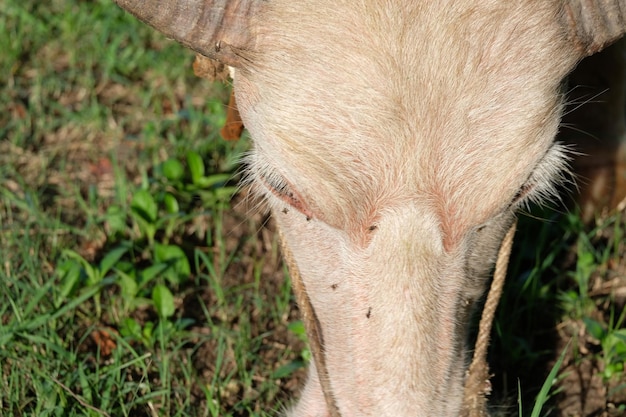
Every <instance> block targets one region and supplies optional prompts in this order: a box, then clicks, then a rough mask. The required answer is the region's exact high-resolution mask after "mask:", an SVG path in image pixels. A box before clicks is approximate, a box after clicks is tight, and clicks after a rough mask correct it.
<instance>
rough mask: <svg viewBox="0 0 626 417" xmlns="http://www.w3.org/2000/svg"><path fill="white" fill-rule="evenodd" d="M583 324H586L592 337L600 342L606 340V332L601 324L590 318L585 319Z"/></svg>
mask: <svg viewBox="0 0 626 417" xmlns="http://www.w3.org/2000/svg"><path fill="white" fill-rule="evenodd" d="M583 322H584V323H585V327H586V328H587V331H588V332H589V334H590V335H591V337H593V338H594V339H597V340H599V341H602V340H604V337H605V335H606V331H605V330H604V327H602V325H601V324H600V323H598V322H597V321H595V320H594V319H591V318H589V317H583Z"/></svg>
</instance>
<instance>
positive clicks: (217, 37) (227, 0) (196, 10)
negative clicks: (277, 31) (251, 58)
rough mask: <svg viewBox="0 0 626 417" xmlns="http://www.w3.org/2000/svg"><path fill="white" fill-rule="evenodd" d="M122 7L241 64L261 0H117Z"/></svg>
mask: <svg viewBox="0 0 626 417" xmlns="http://www.w3.org/2000/svg"><path fill="white" fill-rule="evenodd" d="M114 1H115V2H116V3H117V4H118V5H119V6H120V7H121V8H123V9H125V10H127V11H128V12H130V13H132V14H133V15H135V16H136V17H137V18H138V19H140V20H142V21H143V22H145V23H147V24H148V25H150V26H152V27H153V28H155V29H156V30H158V31H159V32H162V33H163V34H165V35H166V36H168V37H170V38H172V39H174V40H176V41H178V42H180V43H181V44H183V45H185V46H186V47H188V48H190V49H193V50H194V51H196V52H198V53H200V54H202V55H204V56H206V57H209V58H211V59H215V60H218V61H221V62H223V63H224V64H226V65H230V66H233V67H240V66H241V64H242V61H243V58H242V56H241V52H242V51H243V50H244V49H246V47H247V46H248V45H249V44H250V42H251V40H252V36H251V33H250V30H249V22H250V17H251V16H252V15H253V14H254V13H255V12H256V11H257V9H258V8H259V5H260V3H261V2H260V1H258V0H213V1H208V0H170V1H162V0H143V1H142V0H114Z"/></svg>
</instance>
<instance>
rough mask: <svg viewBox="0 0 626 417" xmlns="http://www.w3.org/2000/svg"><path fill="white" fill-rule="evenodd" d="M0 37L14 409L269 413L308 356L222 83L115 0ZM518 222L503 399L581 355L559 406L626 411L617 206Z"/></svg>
mask: <svg viewBox="0 0 626 417" xmlns="http://www.w3.org/2000/svg"><path fill="white" fill-rule="evenodd" d="M0 27H3V28H6V31H7V33H10V34H11V35H10V36H9V37H8V38H2V39H0V51H6V52H0V58H3V59H0V70H1V71H0V80H1V81H2V82H3V85H4V86H5V87H4V88H3V89H2V90H1V91H0V264H1V265H2V268H0V269H1V271H0V319H1V321H0V383H1V385H0V414H2V415H11V416H12V415H15V416H22V415H24V416H25V415H37V416H40V415H58V416H75V415H116V416H117V415H133V416H137V415H146V416H151V417H153V416H169V415H180V416H189V415H194V416H195V415H210V416H249V415H254V416H268V415H276V412H277V411H279V410H281V409H283V408H284V407H286V406H287V404H288V402H289V399H290V398H293V397H294V396H297V393H298V387H300V386H301V384H302V382H303V380H304V378H305V375H306V374H305V372H306V371H305V365H306V362H307V360H308V358H309V356H310V354H309V352H308V349H307V347H306V343H305V337H304V336H303V334H302V324H301V322H300V321H299V312H298V308H297V306H296V305H295V304H294V301H293V297H292V295H291V293H290V283H289V277H288V274H287V273H286V271H285V268H284V266H283V265H282V262H281V259H280V253H279V249H278V244H277V238H276V234H275V228H274V224H273V222H272V220H271V218H269V216H268V215H267V213H266V211H265V210H264V209H263V207H262V204H261V203H259V202H258V201H256V200H254V199H251V198H249V196H248V191H247V190H246V189H245V187H244V188H238V185H239V181H240V179H241V174H240V171H239V168H238V163H237V160H238V158H239V157H240V156H241V155H242V154H243V153H244V152H245V150H246V149H247V148H248V146H249V144H248V142H247V139H246V138H245V137H244V138H243V139H242V140H241V141H239V142H234V143H230V142H229V143H227V142H224V141H222V140H221V139H220V138H219V137H218V134H217V132H218V131H219V129H220V128H221V124H222V123H223V122H224V104H223V103H226V101H227V100H226V99H227V89H228V86H225V87H224V86H214V85H210V84H209V83H208V82H206V81H204V80H199V79H196V78H194V76H193V73H192V70H191V62H192V60H193V54H191V53H189V52H186V51H184V50H183V49H182V48H180V47H178V46H177V45H175V44H173V43H171V42H168V41H166V40H165V39H163V38H162V37H160V36H158V35H156V34H154V33H153V32H152V31H151V30H149V29H148V28H146V27H144V26H143V25H140V24H138V23H136V22H135V21H134V20H133V19H132V18H131V17H130V16H126V15H124V14H123V13H121V12H120V11H119V10H117V9H116V8H115V7H114V6H112V4H110V3H109V2H107V1H96V2H86V1H70V0H64V1H61V0H59V1H55V2H50V3H49V4H48V3H46V4H41V3H39V2H36V1H34V0H24V1H21V2H18V1H13V0H9V2H8V3H4V4H3V5H1V6H0ZM2 42H4V43H2ZM68 45H71V47H68ZM173 62H175V63H178V65H172V64H171V63H173ZM190 155H191V156H190ZM193 155H199V158H200V159H201V161H202V166H203V168H202V172H201V173H200V169H199V168H197V169H198V171H194V169H193V167H197V160H196V159H194V158H195V157H194V156H193ZM171 161H178V162H179V163H180V166H181V167H182V169H183V171H184V174H181V175H182V176H177V174H172V173H171V172H170V171H168V169H167V168H166V165H167V163H170V162H171ZM194 161H196V162H194ZM172 164H173V165H176V164H175V163H172ZM177 166H178V165H177ZM168 172H169V173H168ZM194 172H196V174H194ZM223 173H225V176H221V175H222V174H223ZM194 175H196V176H194ZM142 190H143V191H148V192H149V193H150V194H151V195H153V196H154V200H155V203H154V204H156V206H157V208H155V213H156V214H155V216H154V217H152V215H151V214H150V213H149V212H150V210H151V208H150V207H151V205H150V204H152V203H150V202H145V201H144V202H143V203H142V202H141V201H139V200H138V199H137V195H139V194H140V193H141V191H142ZM166 195H171V196H173V197H174V198H175V200H176V204H177V208H176V209H171V207H172V206H171V205H168V204H171V199H170V200H168V197H166ZM168 201H169V203H168ZM142 204H143V205H142ZM521 217H522V220H521V222H520V226H519V230H518V233H517V236H516V244H515V247H514V249H513V258H512V260H511V264H510V268H509V274H508V278H507V284H506V288H505V294H504V297H503V300H502V303H501V306H500V308H499V311H498V317H497V320H496V323H495V325H494V331H493V336H492V337H493V344H492V348H491V352H490V363H491V370H492V373H493V374H494V377H493V379H492V383H493V387H494V392H493V395H492V399H493V401H492V403H493V404H503V405H502V406H498V407H495V408H497V409H498V410H499V411H504V412H505V414H507V415H516V414H517V412H518V406H517V405H516V400H517V398H518V387H519V388H520V391H519V392H520V395H519V396H520V398H521V401H522V405H523V414H524V415H530V412H531V409H532V407H533V405H534V403H535V396H536V395H537V393H538V392H539V389H540V387H541V386H542V384H543V382H544V380H545V379H546V377H547V375H548V373H549V371H550V370H551V369H552V367H553V365H554V363H555V362H556V361H557V359H558V358H559V355H560V354H561V352H562V351H563V350H566V354H565V359H564V362H563V365H562V367H561V370H560V372H559V376H558V378H557V380H556V382H555V384H554V385H553V390H552V391H551V392H552V393H553V394H554V395H552V396H551V397H550V399H549V400H548V402H547V404H546V406H545V407H544V412H548V413H549V415H553V416H564V417H565V416H568V417H569V416H617V415H624V414H625V410H626V377H624V374H623V365H624V361H625V360H626V332H625V330H624V327H625V326H624V313H623V312H624V305H625V302H626V260H625V256H624V255H625V252H626V248H625V244H626V241H625V239H624V229H625V227H624V226H625V222H626V218H625V214H624V211H623V209H622V211H621V212H618V213H617V214H615V215H608V214H607V215H604V216H601V217H600V218H599V219H598V221H597V222H596V223H594V224H591V225H586V226H584V225H582V224H581V222H580V221H579V220H577V218H576V216H572V215H566V214H564V209H563V207H562V206H557V207H556V210H553V211H533V212H532V214H528V213H521ZM151 228H152V229H151ZM150 230H153V231H154V233H153V234H151V233H152V232H150ZM119 248H121V250H122V251H124V252H123V254H122V255H120V258H115V259H114V260H112V261H111V265H112V267H111V268H110V269H106V272H103V273H102V274H101V275H98V273H99V272H98V271H105V264H106V265H108V264H107V263H106V262H105V260H107V259H112V258H111V256H113V255H115V254H116V253H118V252H116V251H117V250H118V249H119ZM179 249H180V250H181V251H182V253H184V255H185V259H186V260H187V262H188V265H189V273H188V274H187V275H186V276H185V277H184V278H181V277H180V275H177V273H178V272H179V269H178V268H182V269H184V268H183V267H180V265H179V263H178V261H179V260H180V258H179V257H174V258H171V257H170V258H168V257H167V256H169V255H163V254H162V252H163V251H167V250H170V251H173V252H169V253H176V254H178V253H179V252H177V251H178V250H179ZM68 250H71V251H73V252H71V251H68ZM119 253H122V252H119ZM176 256H178V255H176ZM172 259H175V260H176V262H173V263H172ZM72 271H77V272H76V275H72ZM94 271H96V272H94ZM152 271H157V272H154V274H153V272H152ZM151 274H152V275H151ZM74 278H75V280H74ZM157 288H159V289H162V288H166V292H165V293H163V292H162V291H161V292H159V291H157ZM168 293H171V295H172V299H171V303H170V302H169V301H168V300H169V298H168V296H167V294H168ZM170 304H171V307H173V310H170Z"/></svg>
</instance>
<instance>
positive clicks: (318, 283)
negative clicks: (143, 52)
mask: <svg viewBox="0 0 626 417" xmlns="http://www.w3.org/2000/svg"><path fill="white" fill-rule="evenodd" d="M116 1H117V3H119V4H120V5H121V6H122V7H124V8H125V9H127V10H129V11H130V12H132V13H133V14H135V15H137V16H138V17H139V18H141V19H142V20H144V21H146V22H147V23H149V24H151V25H153V26H154V27H156V28H157V29H158V30H160V31H162V32H164V33H166V34H167V35H169V36H170V37H173V38H174V39H176V40H178V41H180V42H181V43H183V44H184V45H186V46H189V47H191V48H192V49H194V50H195V51H197V52H199V53H201V54H203V55H205V56H207V57H210V58H213V59H216V60H218V61H221V62H222V63H224V64H226V65H229V66H231V67H234V68H235V77H234V85H235V87H234V88H235V94H236V98H237V102H238V105H239V109H240V112H241V116H242V119H243V122H244V123H245V125H246V127H247V128H248V129H249V131H250V134H251V137H252V139H253V141H254V152H253V154H252V156H251V157H250V159H249V165H250V177H251V181H252V182H253V184H254V187H255V188H256V190H257V191H258V193H260V194H262V195H263V196H265V197H266V198H267V200H268V201H269V203H270V205H271V207H272V211H273V214H274V217H275V219H276V221H277V223H278V225H279V228H280V230H281V234H282V240H283V244H284V251H285V255H286V257H287V261H288V263H289V265H290V268H291V271H292V274H293V275H294V276H295V277H296V279H295V287H296V292H297V293H298V298H299V303H300V305H301V308H303V310H304V314H305V320H306V324H307V331H308V332H309V338H310V340H311V343H312V345H313V351H314V360H313V363H312V364H311V369H310V372H309V379H308V382H307V383H306V386H305V387H304V390H303V392H302V396H301V398H300V400H299V402H298V403H297V405H296V406H295V407H294V408H293V409H292V410H291V411H290V415H291V416H294V417H305V416H306V417H313V416H318V417H326V416H333V417H336V416H341V417H365V416H372V417H405V416H406V417H408V416H418V417H422V416H428V417H446V416H459V415H481V414H482V413H483V412H484V411H485V410H484V406H483V405H482V404H481V403H480V402H479V405H478V406H476V407H474V406H471V405H468V401H467V399H466V400H465V401H464V386H465V380H466V370H467V367H468V361H469V357H468V354H467V353H466V352H467V346H466V345H465V340H466V334H467V327H468V318H469V316H470V314H471V312H472V308H473V306H474V304H475V302H476V301H477V300H478V299H479V298H481V297H482V296H483V294H484V292H485V289H486V282H487V275H488V273H489V271H490V270H491V268H492V266H493V264H494V262H495V259H496V256H497V252H498V248H499V246H500V243H501V241H502V239H503V237H504V235H505V233H506V231H507V230H509V228H510V226H511V225H512V224H513V223H514V219H515V212H516V210H517V209H518V208H519V207H520V206H521V205H523V204H525V203H526V202H528V201H530V200H543V199H544V198H546V197H548V196H550V195H551V194H553V193H554V184H555V181H558V180H559V178H560V175H561V173H562V172H563V170H564V169H566V160H567V157H566V155H565V152H564V148H563V146H561V145H559V144H557V143H555V141H554V137H555V135H556V133H557V130H558V128H559V122H560V119H561V114H562V111H563V107H564V104H563V91H562V88H561V85H562V81H563V79H564V77H566V75H567V74H568V73H569V72H570V71H571V70H572V69H573V68H574V66H575V65H576V64H577V63H578V61H579V60H580V59H582V58H583V57H584V56H587V55H590V54H592V53H594V52H596V51H598V50H600V49H601V48H603V47H604V46H605V45H608V44H609V43H611V42H612V41H614V40H615V39H617V38H619V37H620V36H621V34H622V32H623V28H624V26H625V24H624V13H626V1H624V0H622V1H614V2H609V1H601V0H572V1H550V0H515V1H513V0H500V1H496V0H460V1H459V0H457V1H450V0H437V1H418V0H399V1H396V0H353V1H345V0H317V1H297V0H230V1H228V0H222V1H211V0H170V1H157V0H145V1H132V0H116Z"/></svg>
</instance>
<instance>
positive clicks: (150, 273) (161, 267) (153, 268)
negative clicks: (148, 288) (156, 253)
mask: <svg viewBox="0 0 626 417" xmlns="http://www.w3.org/2000/svg"><path fill="white" fill-rule="evenodd" d="M167 268H168V265H167V264H165V263H158V264H156V265H150V266H149V267H147V268H146V269H144V270H142V271H141V272H140V273H139V285H141V286H143V285H145V284H147V283H148V282H150V281H152V280H153V279H154V278H156V277H157V276H158V275H159V274H160V273H162V272H163V271H165V270H166V269H167Z"/></svg>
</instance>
